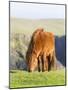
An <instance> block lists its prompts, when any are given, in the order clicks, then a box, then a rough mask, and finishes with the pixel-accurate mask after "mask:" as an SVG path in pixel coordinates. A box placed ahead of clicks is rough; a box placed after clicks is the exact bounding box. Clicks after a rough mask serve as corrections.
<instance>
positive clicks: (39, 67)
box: [38, 56, 41, 72]
mask: <svg viewBox="0 0 68 90" xmlns="http://www.w3.org/2000/svg"><path fill="white" fill-rule="evenodd" d="M38 71H39V72H40V71H41V56H39V57H38Z"/></svg>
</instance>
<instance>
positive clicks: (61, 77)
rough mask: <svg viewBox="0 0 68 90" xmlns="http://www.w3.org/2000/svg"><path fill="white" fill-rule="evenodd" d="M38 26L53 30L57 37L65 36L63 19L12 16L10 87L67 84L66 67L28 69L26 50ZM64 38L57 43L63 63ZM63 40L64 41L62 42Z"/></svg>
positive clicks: (49, 30)
mask: <svg viewBox="0 0 68 90" xmlns="http://www.w3.org/2000/svg"><path fill="white" fill-rule="evenodd" d="M38 27H42V28H44V29H45V30H46V31H48V32H53V33H54V34H55V36H57V37H62V36H65V30H64V28H65V26H64V20H63V19H39V20H38V19H37V20H30V19H18V18H10V60H9V70H10V71H9V74H10V88H21V87H22V88H23V87H39V86H56V85H65V69H58V70H56V71H50V72H47V71H46V72H37V71H35V72H32V73H29V72H27V71H26V64H25V60H26V59H25V55H26V51H27V48H28V45H29V41H30V38H31V35H32V33H33V32H34V30H35V29H37V28H38ZM58 39H59V38H58ZM64 40H65V39H64V38H63V40H62V39H61V40H58V41H57V42H58V43H56V47H57V49H58V50H57V53H58V52H59V53H58V55H57V56H58V57H60V56H61V57H60V61H62V62H63V63H64V60H65V41H64ZM61 41H62V43H60V42H61ZM61 44H62V47H61ZM59 48H60V50H59ZM62 56H63V57H64V58H63V57H62ZM16 63H17V64H16ZM62 65H63V64H62Z"/></svg>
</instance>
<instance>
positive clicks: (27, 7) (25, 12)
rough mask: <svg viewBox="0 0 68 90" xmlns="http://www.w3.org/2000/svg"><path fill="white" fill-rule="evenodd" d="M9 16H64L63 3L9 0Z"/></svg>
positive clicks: (29, 17) (43, 17) (35, 17)
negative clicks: (15, 0) (13, 0)
mask: <svg viewBox="0 0 68 90" xmlns="http://www.w3.org/2000/svg"><path fill="white" fill-rule="evenodd" d="M10 16H11V17H15V18H26V19H46V18H56V19H58V18H61V19H64V18H65V6H64V5H52V4H35V3H33V4H32V3H16V2H10Z"/></svg>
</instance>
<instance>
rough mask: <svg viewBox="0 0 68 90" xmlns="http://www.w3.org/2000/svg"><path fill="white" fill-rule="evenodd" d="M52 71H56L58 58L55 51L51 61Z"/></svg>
mask: <svg viewBox="0 0 68 90" xmlns="http://www.w3.org/2000/svg"><path fill="white" fill-rule="evenodd" d="M51 69H53V70H55V69H56V56H55V52H54V51H53V55H52V60H51Z"/></svg>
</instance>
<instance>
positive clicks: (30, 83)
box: [10, 69, 65, 88]
mask: <svg viewBox="0 0 68 90" xmlns="http://www.w3.org/2000/svg"><path fill="white" fill-rule="evenodd" d="M52 85H65V70H64V69H63V70H56V71H50V72H37V71H36V72H32V73H29V72H27V71H20V70H12V71H10V88H21V87H22V88H23V87H36V86H38V87H39V86H52Z"/></svg>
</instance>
